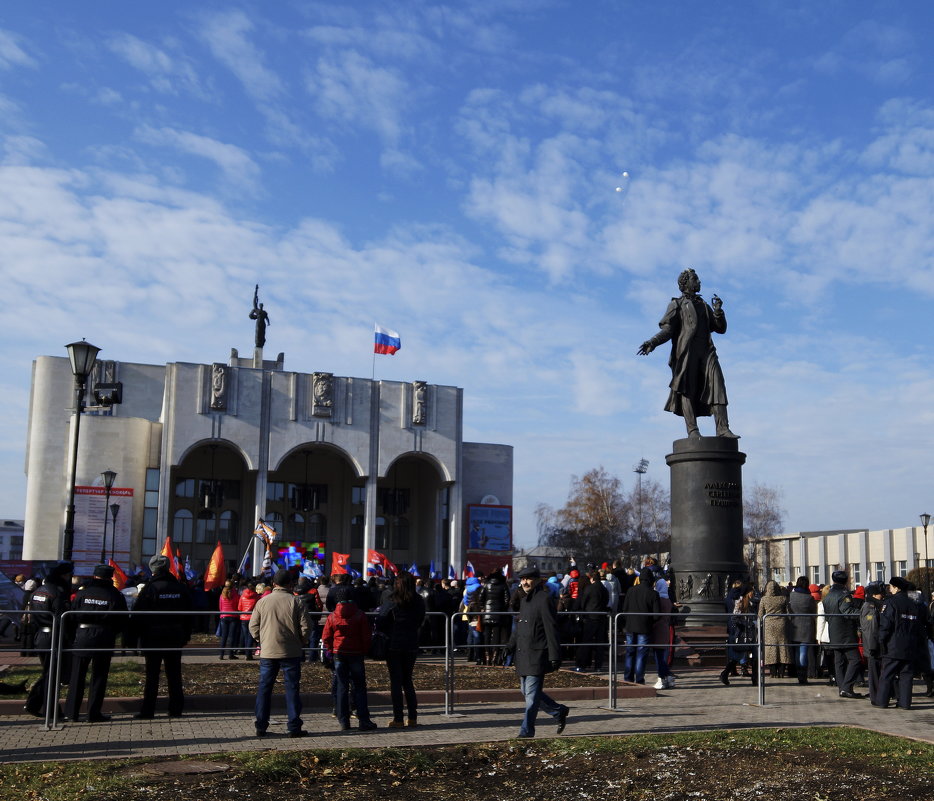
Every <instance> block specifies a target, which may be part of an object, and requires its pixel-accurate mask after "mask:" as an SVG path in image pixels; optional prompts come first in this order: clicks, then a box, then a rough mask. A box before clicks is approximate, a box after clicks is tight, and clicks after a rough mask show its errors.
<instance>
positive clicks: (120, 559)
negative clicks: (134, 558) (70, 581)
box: [72, 487, 133, 576]
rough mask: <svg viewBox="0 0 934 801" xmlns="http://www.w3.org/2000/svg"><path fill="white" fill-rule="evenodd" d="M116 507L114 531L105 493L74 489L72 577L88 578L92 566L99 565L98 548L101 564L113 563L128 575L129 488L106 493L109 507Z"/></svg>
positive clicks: (97, 488) (100, 490)
mask: <svg viewBox="0 0 934 801" xmlns="http://www.w3.org/2000/svg"><path fill="white" fill-rule="evenodd" d="M114 504H117V505H118V506H119V507H120V511H119V512H118V513H117V525H116V528H114V519H113V514H112V513H111V511H110V509H109V508H108V499H107V490H106V489H104V488H103V487H75V543H74V547H73V549H72V559H73V560H74V563H75V575H76V576H90V575H91V571H92V570H93V569H94V566H95V565H98V564H100V561H101V546H102V545H103V548H104V557H105V559H104V562H105V563H106V562H107V561H109V560H110V557H111V553H112V554H113V559H114V561H115V562H116V563H117V564H118V565H119V566H120V568H121V569H122V570H124V571H125V572H127V573H129V567H130V565H129V561H130V526H131V524H132V522H133V488H132V487H113V488H112V489H111V490H110V503H109V505H110V506H113V505H114ZM105 514H106V521H107V523H106V531H107V539H106V541H104V519H105V518H104V516H105Z"/></svg>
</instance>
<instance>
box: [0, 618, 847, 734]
mask: <svg viewBox="0 0 934 801" xmlns="http://www.w3.org/2000/svg"><path fill="white" fill-rule="evenodd" d="M30 614H31V615H33V616H34V617H35V616H37V613H35V612H30V611H29V610H25V611H24V610H18V609H14V610H0V620H3V619H12V621H13V622H15V621H17V620H18V621H19V633H20V641H18V642H17V641H14V642H13V643H12V644H10V645H9V646H8V645H7V644H6V643H5V642H4V641H3V640H2V639H0V654H2V653H3V652H4V651H16V652H19V653H22V654H24V655H33V656H37V657H38V658H39V659H40V662H42V663H44V664H45V665H47V667H44V671H45V673H47V675H48V676H49V678H50V679H52V680H51V681H47V683H46V687H45V692H46V699H45V701H46V703H45V709H46V714H45V720H44V724H43V725H44V727H45V728H47V729H48V728H56V727H58V726H59V725H60V721H59V719H58V701H59V693H60V687H61V686H62V685H61V680H62V669H63V663H64V662H65V659H64V657H66V656H68V655H71V654H73V653H74V652H75V651H79V650H80V651H81V652H83V653H92V652H95V651H107V652H116V653H119V652H120V651H121V650H122V651H123V653H124V654H126V653H130V654H137V655H142V654H145V653H147V652H151V651H171V650H181V651H183V652H184V653H186V654H194V655H198V654H213V653H218V652H219V651H221V650H222V648H221V646H219V645H190V644H189V645H185V646H183V647H181V648H166V647H161V646H153V647H143V646H141V645H140V644H139V643H135V644H134V643H132V642H131V644H129V645H126V644H124V647H123V648H122V649H121V648H120V647H119V646H115V647H113V648H109V647H108V648H88V647H84V646H82V647H81V648H76V647H74V646H73V645H72V644H70V643H68V642H66V640H65V635H66V633H67V632H71V631H73V630H74V622H75V618H76V617H85V618H86V617H87V616H88V615H89V614H93V615H94V617H95V619H103V618H107V617H110V618H122V619H126V623H119V624H117V625H114V626H113V627H112V628H114V629H117V630H121V629H124V628H127V627H128V625H127V624H129V626H130V627H132V628H133V629H135V630H137V631H142V632H143V633H144V632H145V626H146V623H145V621H146V618H148V617H160V618H163V619H165V618H170V617H179V618H181V617H191V618H202V619H203V618H204V617H205V616H208V617H209V618H211V619H215V618H216V619H218V621H219V620H220V618H221V616H222V615H228V616H229V615H233V614H234V613H232V612H223V613H222V612H206V611H204V610H197V611H191V612H168V611H133V610H130V611H119V612H91V613H89V612H88V611H86V610H80V611H69V612H65V613H64V614H63V615H61V616H60V617H53V616H51V615H48V613H45V617H46V618H48V620H46V619H43V620H42V621H41V622H43V623H46V622H48V623H50V625H48V626H45V625H43V626H41V627H40V628H41V630H42V633H44V634H47V635H49V638H48V642H49V644H48V646H47V647H41V648H40V647H36V646H35V645H34V644H33V646H32V647H27V645H26V644H25V642H24V641H23V637H24V632H25V631H26V629H27V625H26V622H25V621H24V617H25V616H28V615H30ZM250 614H251V613H249V612H237V613H236V617H237V621H238V622H240V616H241V615H244V616H249V615H250ZM328 614H329V613H328V612H327V611H321V612H317V611H313V612H310V613H309V615H310V616H311V617H313V618H315V620H316V624H317V625H315V626H314V627H313V630H314V629H318V628H319V627H320V624H321V623H322V621H323V619H324V618H326V617H327V615H328ZM368 615H369V616H370V617H375V616H376V613H375V612H370V613H368ZM557 615H558V621H559V623H560V622H561V621H562V619H567V618H568V617H574V618H576V619H577V620H578V622H579V621H580V620H581V619H582V618H583V619H585V620H592V619H594V618H597V619H600V620H602V621H603V622H602V624H601V625H599V626H596V627H593V628H592V629H591V630H594V631H597V632H598V637H597V638H595V639H592V640H588V641H584V640H581V639H580V638H575V639H574V640H573V641H572V642H568V641H565V640H562V641H561V647H562V649H568V650H569V651H571V652H575V651H576V650H577V649H580V648H585V647H586V648H591V649H599V652H600V653H598V658H599V659H600V661H601V662H602V661H603V660H602V656H603V655H604V654H605V656H606V660H605V661H606V665H607V673H608V683H607V684H608V688H607V707H608V708H609V709H617V708H618V686H617V685H618V681H619V675H620V672H621V671H620V659H621V658H622V659H623V660H624V663H625V656H626V654H627V651H629V652H631V653H632V654H634V653H635V651H636V649H638V648H646V649H660V648H664V649H669V648H674V647H677V643H676V642H673V641H672V638H671V637H669V638H668V639H667V640H666V641H664V642H641V643H633V644H631V645H627V643H626V641H625V624H626V619H627V618H635V619H638V618H643V617H652V618H656V620H657V619H659V618H662V619H664V618H666V617H668V618H669V620H670V619H672V618H678V615H677V613H676V612H674V613H672V614H669V613H663V614H662V615H657V614H654V613H651V612H617V613H610V612H581V611H574V612H558V613H557ZM516 616H517V615H516V613H514V612H463V611H461V612H456V613H454V614H451V615H446V614H445V613H443V612H428V613H427V615H426V618H427V619H428V620H431V619H440V620H439V623H438V624H437V625H436V626H435V627H434V628H435V631H437V632H439V633H440V632H441V631H443V633H444V636H443V642H441V643H431V644H429V645H427V646H424V647H427V648H429V649H430V648H436V649H441V651H442V654H443V661H444V688H443V689H444V713H445V714H446V715H451V714H453V713H454V698H455V691H456V681H455V656H456V655H457V654H460V653H463V654H466V655H467V657H468V659H469V658H470V654H471V653H475V652H477V651H478V650H479V649H487V650H489V651H494V652H496V651H505V649H506V643H503V642H497V643H489V642H468V641H465V639H464V636H463V634H464V632H463V627H464V626H465V625H466V626H468V627H469V623H470V621H471V620H474V619H481V620H482V619H487V621H488V620H489V618H494V619H496V618H504V619H506V618H508V619H509V626H510V628H511V626H512V624H513V622H514V621H513V619H514V618H515V617H516ZM821 617H823V618H830V617H848V616H846V615H829V614H824V615H818V614H810V615H807V614H801V613H784V614H772V613H770V614H764V615H762V616H761V617H759V616H758V615H757V614H755V613H750V614H744V615H736V614H728V613H726V612H724V613H709V612H704V613H691V619H692V624H693V625H694V626H695V628H694V630H695V631H697V630H699V629H698V628H696V624H698V623H701V624H708V625H723V624H726V626H727V630H728V632H729V631H730V629H731V628H733V625H732V624H734V623H736V622H737V621H740V620H742V621H743V622H744V625H743V627H742V628H743V629H744V630H745V631H746V632H747V635H746V637H745V639H744V640H743V641H742V642H741V643H737V642H735V641H732V642H731V641H730V637H729V636H728V637H727V639H726V641H724V640H723V639H720V638H718V639H714V640H711V641H709V642H705V641H703V640H698V639H696V638H693V639H692V640H691V642H690V647H691V648H692V649H694V650H695V651H701V650H715V651H723V650H725V649H728V648H731V647H732V648H735V647H736V646H737V645H741V646H742V648H743V649H744V650H746V649H748V651H749V652H754V653H755V661H756V662H757V664H758V666H759V670H758V699H757V700H758V704H759V705H764V704H765V702H766V700H765V699H766V687H767V682H766V671H764V670H762V667H763V663H764V657H765V648H766V647H767V646H768V645H771V644H772V643H767V642H765V641H764V637H763V631H764V627H765V623H766V621H767V620H769V619H773V618H786V619H792V618H795V619H801V618H809V619H810V618H813V619H815V622H816V620H818V619H820V618H821ZM442 620H443V621H444V623H442V622H441V621H442ZM680 620H683V618H679V621H680ZM502 628H505V626H503V627H502ZM750 631H754V632H755V635H754V638H753V639H750V637H749V634H748V632H750ZM2 633H3V632H0V634H2ZM14 633H15V632H14ZM319 633H320V632H319ZM144 637H145V634H144ZM604 637H605V638H604ZM785 644H786V645H788V647H789V648H791V647H793V645H794V644H790V643H787V642H786V643H785ZM806 644H807V645H809V646H814V645H821V644H822V643H819V642H817V641H816V638H815V640H813V641H810V642H808V643H806ZM247 647H249V646H244V645H237V646H226V649H227V650H230V649H231V648H247ZM305 651H306V654H307V655H308V656H311V655H312V654H314V655H315V656H318V657H320V656H321V654H322V651H323V647H322V646H321V644H320V642H319V641H317V640H316V639H315V638H314V635H313V637H312V640H311V643H310V644H309V646H308V647H307V648H306V649H305Z"/></svg>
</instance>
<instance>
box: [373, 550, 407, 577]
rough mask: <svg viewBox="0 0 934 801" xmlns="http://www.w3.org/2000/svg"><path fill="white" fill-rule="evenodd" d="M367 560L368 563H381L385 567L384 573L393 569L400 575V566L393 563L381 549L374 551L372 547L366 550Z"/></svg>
mask: <svg viewBox="0 0 934 801" xmlns="http://www.w3.org/2000/svg"><path fill="white" fill-rule="evenodd" d="M366 561H367V564H371V565H379V566H380V567H382V568H383V572H384V573H385V572H388V571H390V570H391V571H392V572H393V573H395V574H396V575H397V576H398V575H399V568H398V567H396V566H395V565H394V564H393V563H392V561H391V560H390V559H389V557H388V556H386V555H385V554H381V553H380V552H379V551H374V550H373V549H372V548H371V549H370V550H369V551H367V552H366Z"/></svg>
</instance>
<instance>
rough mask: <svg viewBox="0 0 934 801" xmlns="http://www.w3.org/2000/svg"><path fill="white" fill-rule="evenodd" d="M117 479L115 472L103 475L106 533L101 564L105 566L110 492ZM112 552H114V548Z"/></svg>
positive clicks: (106, 472)
mask: <svg viewBox="0 0 934 801" xmlns="http://www.w3.org/2000/svg"><path fill="white" fill-rule="evenodd" d="M116 477H117V474H116V473H115V472H114V471H113V470H105V471H104V472H103V473H101V479H102V480H103V482H104V492H105V493H106V495H105V497H104V533H103V534H102V535H101V564H104V560H105V559H106V558H107V508H108V507H109V506H110V491H111V490H112V489H113V486H114V479H115V478H116ZM114 525H116V521H114ZM110 550H111V552H113V548H111V549H110Z"/></svg>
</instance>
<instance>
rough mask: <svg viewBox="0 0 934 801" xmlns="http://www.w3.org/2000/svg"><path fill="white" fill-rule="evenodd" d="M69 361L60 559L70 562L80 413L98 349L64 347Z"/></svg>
mask: <svg viewBox="0 0 934 801" xmlns="http://www.w3.org/2000/svg"><path fill="white" fill-rule="evenodd" d="M65 348H66V350H67V351H68V358H69V360H70V361H71V372H72V373H73V374H74V376H75V431H74V436H73V437H72V443H71V471H70V482H69V485H70V486H69V490H68V506H67V507H66V508H65V531H64V538H63V542H62V559H63V560H65V561H66V562H70V561H71V554H72V551H73V550H74V547H75V482H76V479H77V474H78V435H79V434H80V431H81V413H82V412H83V411H84V408H85V407H84V393H85V390H86V388H87V383H88V376H89V375H90V373H91V370H92V369H93V368H94V362H95V361H97V354H98V353H100V350H101V349H100V348H98V347H96V346H94V345H92V344H91V343H90V342H87V341H86V340H84V339H82V340H81V341H80V342H72V343H71V344H70V345H66V346H65Z"/></svg>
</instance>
